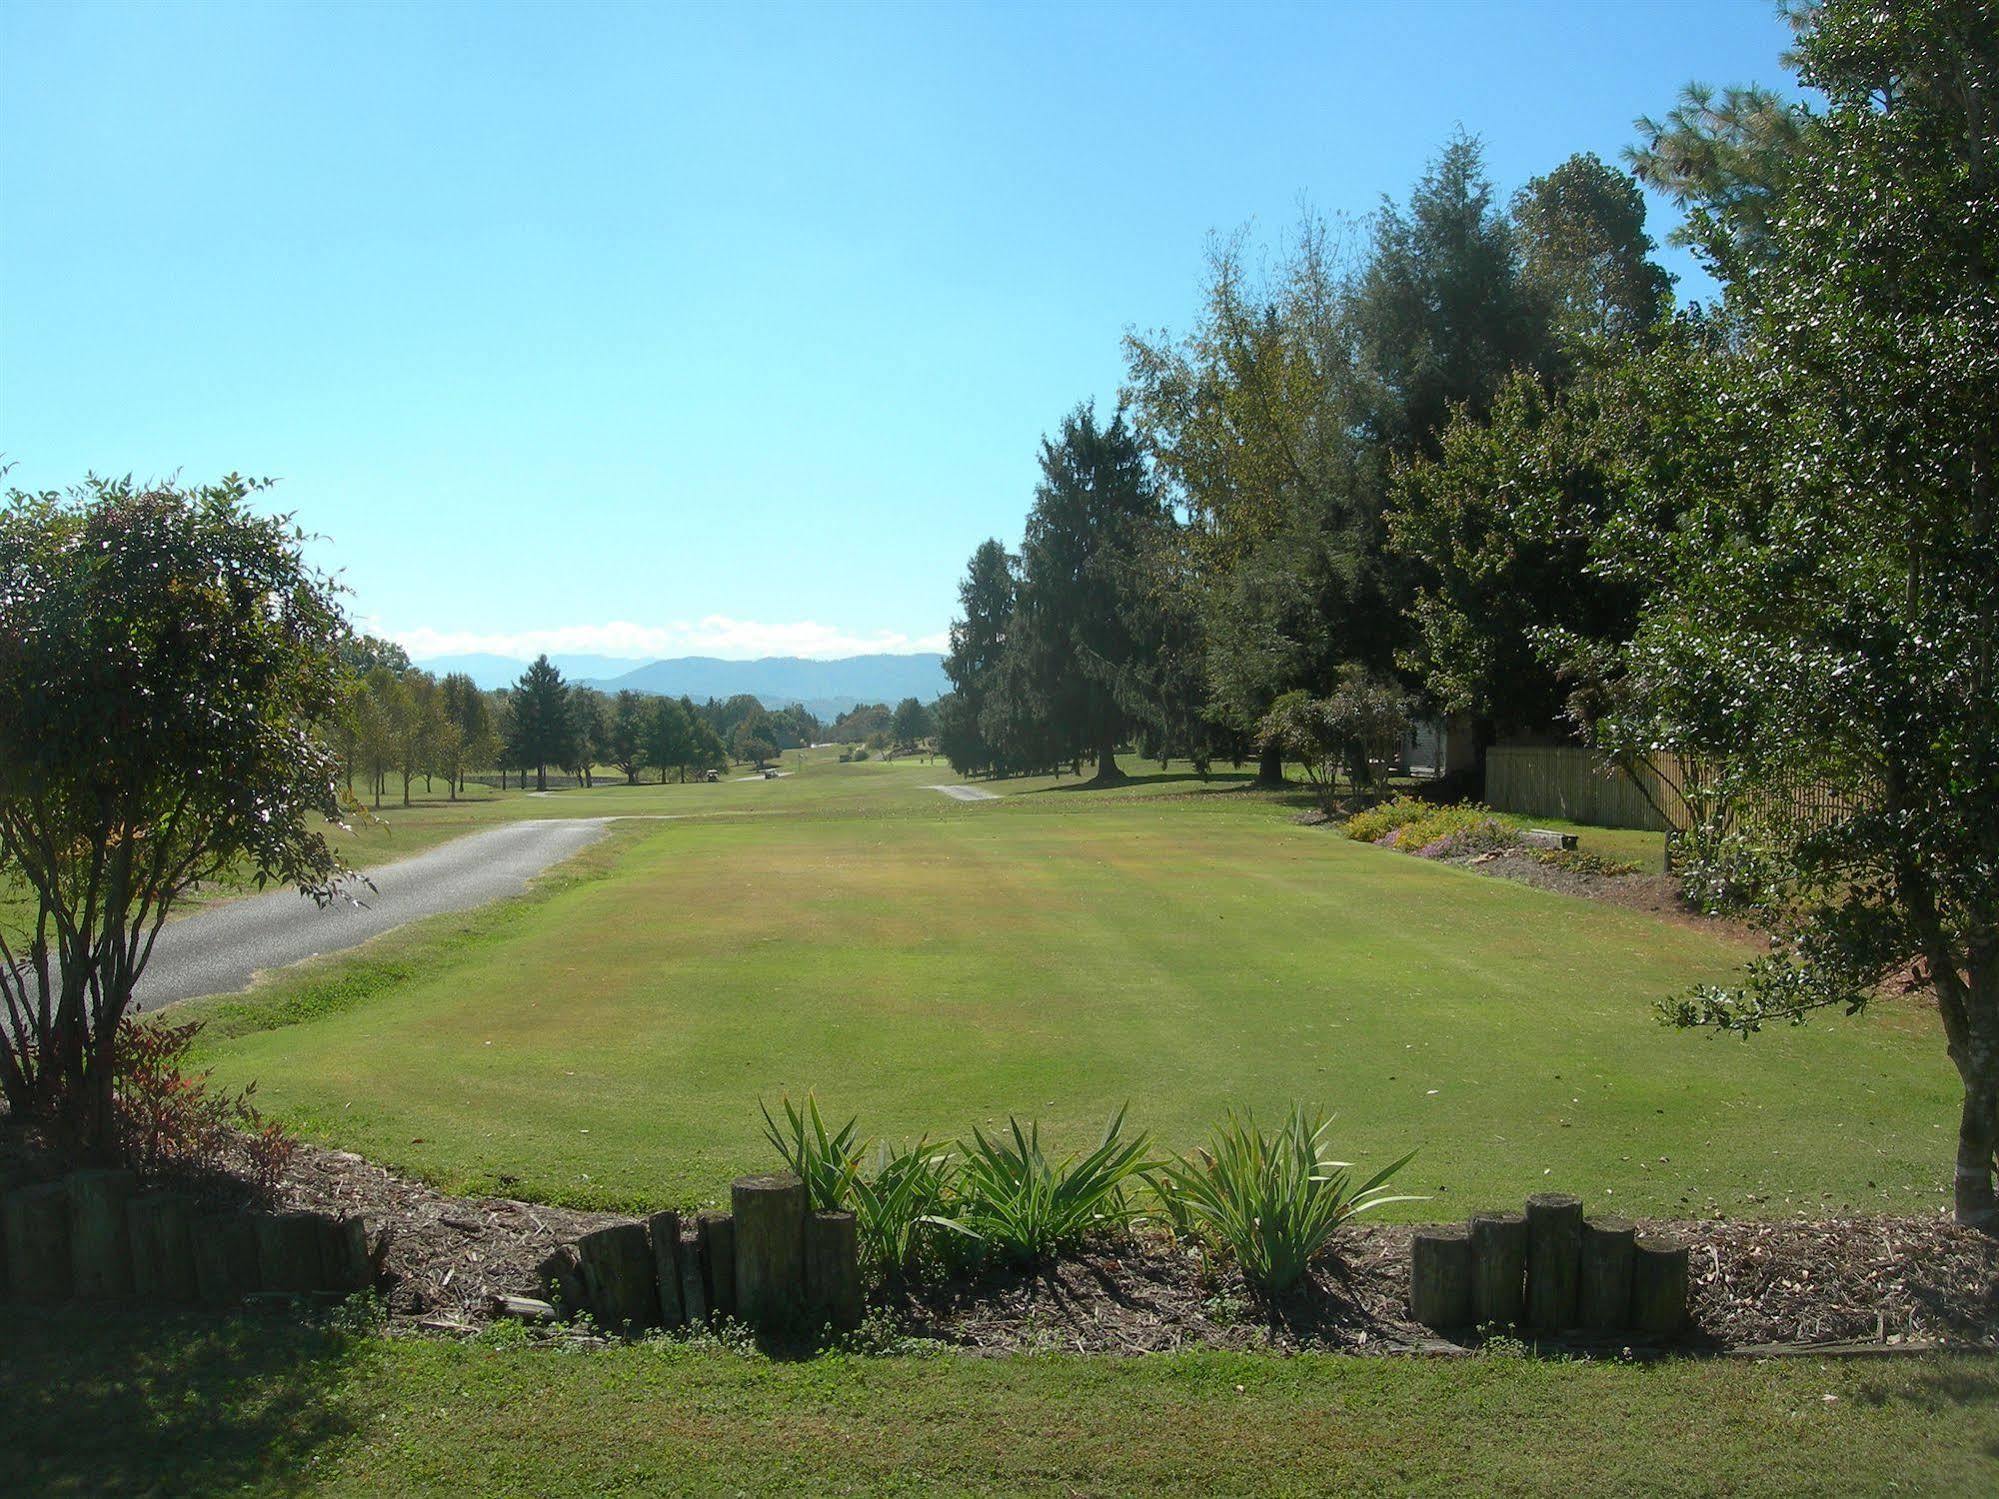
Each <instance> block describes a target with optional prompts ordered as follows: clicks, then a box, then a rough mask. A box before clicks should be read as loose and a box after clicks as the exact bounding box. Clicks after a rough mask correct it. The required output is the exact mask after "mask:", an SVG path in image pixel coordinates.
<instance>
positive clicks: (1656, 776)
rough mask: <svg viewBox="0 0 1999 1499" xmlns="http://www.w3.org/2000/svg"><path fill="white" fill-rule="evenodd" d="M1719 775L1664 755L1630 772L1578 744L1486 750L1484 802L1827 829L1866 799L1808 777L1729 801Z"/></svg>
mask: <svg viewBox="0 0 1999 1499" xmlns="http://www.w3.org/2000/svg"><path fill="white" fill-rule="evenodd" d="M1718 770H1719V767H1718V766H1716V765H1715V764H1713V763H1710V762H1699V763H1690V762H1688V761H1685V760H1682V759H1681V758H1680V757H1679V756H1677V755H1658V756H1655V757H1654V758H1653V759H1652V760H1650V761H1647V762H1645V763H1643V764H1641V765H1639V766H1638V767H1637V770H1636V772H1635V773H1630V772H1626V771H1625V770H1624V769H1622V768H1621V767H1619V766H1617V765H1614V764H1612V763H1611V762H1610V761H1609V760H1607V759H1605V758H1604V757H1603V756H1602V755H1600V754H1598V753H1597V752H1596V751H1595V750H1589V749H1581V748H1577V747H1576V746H1573V745H1495V746H1494V747H1493V748H1492V749H1490V750H1488V751H1487V752H1486V762H1485V800H1486V805H1487V806H1489V807H1491V808H1492V809H1493V810H1494V811H1496V812H1517V813H1519V814H1521V815H1522V816H1525V817H1560V818H1566V819H1567V820H1568V821H1570V822H1583V823H1588V824H1590V825H1591V826H1593V827H1602V828H1643V829H1646V830H1648V831H1650V832H1655V833H1684V832H1686V831H1687V830H1688V829H1689V828H1691V827H1693V826H1695V825H1696V824H1699V823H1704V822H1709V821H1712V820H1715V819H1719V820H1720V822H1721V823H1722V824H1723V825H1724V826H1726V827H1731V828H1740V827H1745V826H1746V827H1752V828H1753V827H1755V826H1757V825H1758V824H1759V823H1762V824H1763V825H1765V826H1772V825H1774V826H1782V827H1790V828H1798V827H1811V828H1816V827H1824V826H1825V825H1826V824H1828V823H1831V822H1835V821H1837V820H1839V819H1840V818H1844V817H1850V816H1852V815H1853V814H1854V813H1855V812H1857V811H1858V810H1860V808H1861V807H1862V806H1863V805H1864V804H1865V801H1866V798H1865V797H1864V796H1862V795H1860V794H1857V793H1856V792H1854V791H1851V790H1848V789H1843V788H1841V787H1839V786H1834V785H1830V784H1827V783H1826V782H1824V781H1819V780H1813V779H1810V778H1809V777H1804V776H1800V777H1797V778H1796V779H1795V780H1794V781H1793V782H1792V783H1791V784H1788V785H1785V786H1782V787H1780V788H1778V789H1777V790H1775V791H1774V792H1766V793H1762V794H1759V796H1758V797H1757V798H1756V799H1755V800H1754V801H1744V800H1735V801H1728V800H1726V799H1725V798H1724V796H1723V794H1722V792H1721V789H1720V785H1721V780H1722V777H1721V776H1720V775H1719V774H1718Z"/></svg>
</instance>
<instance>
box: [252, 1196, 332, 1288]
mask: <svg viewBox="0 0 1999 1499" xmlns="http://www.w3.org/2000/svg"><path fill="white" fill-rule="evenodd" d="M256 1221H257V1278H258V1280H259V1281H260V1282H262V1286H263V1292H264V1294H267V1295H272V1296H310V1295H311V1294H312V1293H313V1292H315V1291H318V1290H320V1289H321V1287H322V1283H323V1281H324V1279H325V1272H324V1268H323V1263H322V1251H321V1249H320V1242H321V1237H322V1234H321V1229H320V1225H319V1218H318V1216H317V1215H316V1214H313V1213H259V1214H257V1220H256Z"/></svg>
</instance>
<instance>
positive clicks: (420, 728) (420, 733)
mask: <svg viewBox="0 0 1999 1499" xmlns="http://www.w3.org/2000/svg"><path fill="white" fill-rule="evenodd" d="M394 681H395V688H394V692H393V694H392V696H391V697H390V699H389V702H388V710H389V721H390V724H391V725H392V732H393V734H394V736H395V767H396V770H397V772H398V773H399V774H401V776H402V778H403V805H404V806H405V807H407V806H408V805H409V804H410V783H411V782H412V781H414V780H415V779H416V778H417V777H418V776H420V775H423V774H425V773H426V772H427V771H428V770H429V769H430V767H431V766H432V764H433V763H434V761H433V759H432V754H433V751H434V750H435V747H436V743H437V735H438V733H439V731H440V729H441V728H442V725H443V704H442V702H441V701H440V699H439V696H438V692H437V682H436V680H435V679H434V678H432V677H431V675H430V674H429V673H428V672H423V671H415V670H411V671H409V672H406V673H405V674H403V675H402V676H400V677H397V678H395V679H394Z"/></svg>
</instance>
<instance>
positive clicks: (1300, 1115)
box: [1155, 1107, 1422, 1295]
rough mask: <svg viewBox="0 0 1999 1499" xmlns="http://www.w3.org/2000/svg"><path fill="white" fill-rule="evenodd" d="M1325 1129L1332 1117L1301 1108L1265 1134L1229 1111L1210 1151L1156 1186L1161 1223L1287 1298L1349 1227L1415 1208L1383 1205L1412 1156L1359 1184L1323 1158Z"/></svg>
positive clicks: (1173, 1167) (1166, 1171) (1343, 1164)
mask: <svg viewBox="0 0 1999 1499" xmlns="http://www.w3.org/2000/svg"><path fill="white" fill-rule="evenodd" d="M1332 1127H1333V1121H1332V1118H1331V1117H1330V1116H1328V1115H1316V1116H1308V1115H1307V1113H1306V1112H1305V1110H1304V1109H1303V1108H1302V1107H1300V1108H1293V1109H1292V1110H1291V1116H1290V1118H1289V1119H1288V1120H1286V1121H1285V1124H1284V1126H1283V1128H1281V1129H1279V1130H1277V1131H1276V1132H1275V1133H1274V1134H1268V1135H1266V1134H1265V1133H1264V1132H1263V1131H1262V1130H1260V1129H1258V1128H1257V1126H1256V1120H1255V1118H1254V1117H1253V1116H1252V1115H1250V1114H1247V1113H1245V1114H1236V1113H1235V1112H1233V1111H1231V1112H1230V1114H1229V1116H1228V1118H1227V1120H1226V1121H1225V1122H1224V1123H1223V1124H1222V1125H1220V1126H1219V1127H1218V1128H1217V1129H1216V1130H1215V1133H1214V1137H1213V1139H1212V1140H1211V1141H1210V1144H1209V1148H1208V1149H1206V1150H1197V1151H1196V1152H1195V1153H1194V1155H1193V1157H1192V1158H1191V1159H1189V1160H1184V1161H1175V1162H1171V1163H1169V1164H1168V1165H1166V1166H1165V1167H1164V1168H1162V1170H1161V1171H1160V1173H1159V1174H1158V1176H1157V1177H1156V1178H1155V1185H1156V1186H1157V1188H1158V1191H1159V1193H1160V1196H1161V1197H1162V1198H1163V1199H1164V1200H1165V1202H1166V1205H1167V1209H1168V1216H1169V1217H1170V1218H1171V1219H1172V1220H1173V1222H1174V1224H1175V1227H1176V1228H1179V1229H1181V1230H1182V1231H1186V1230H1192V1231H1194V1232H1198V1233H1202V1234H1205V1235H1207V1236H1209V1237H1210V1238H1212V1239H1213V1240H1215V1241H1216V1242H1217V1243H1218V1244H1220V1245H1221V1246H1222V1247H1223V1248H1224V1249H1226V1250H1227V1251H1228V1252H1229V1253H1230V1254H1232V1255H1233V1256H1234V1257H1235V1260H1236V1263H1237V1264H1238V1265H1240V1266H1241V1267H1242V1273H1243V1278H1244V1279H1245V1280H1247V1281H1248V1282H1249V1283H1250V1285H1251V1286H1252V1287H1254V1288H1255V1289H1256V1290H1258V1291H1260V1292H1262V1293H1263V1294H1265V1295H1276V1294H1278V1293H1280V1292H1283V1291H1288V1290H1290V1289H1291V1288H1292V1287H1293V1286H1295V1285H1297V1284H1298V1282H1299V1281H1301V1280H1303V1279H1304V1277H1305V1272H1306V1270H1307V1269H1308V1268H1309V1267H1310V1265H1311V1263H1312V1259H1313V1256H1315V1255H1317V1254H1318V1252H1319V1251H1320V1250H1321V1249H1323V1248H1325V1246H1326V1241H1327V1240H1328V1239H1330V1238H1331V1237H1332V1236H1333V1232H1334V1230H1336V1229H1337V1228H1339V1226H1340V1225H1341V1224H1342V1223H1345V1222H1346V1221H1347V1220H1348V1219H1349V1218H1352V1217H1354V1216H1355V1215H1356V1214H1358V1213H1365V1212H1368V1211H1370V1210H1371V1209H1374V1208H1378V1207H1383V1206H1386V1205H1387V1204H1388V1203H1391V1202H1419V1201H1421V1200H1422V1199H1421V1198H1417V1197H1410V1196H1389V1195H1388V1193H1387V1191H1386V1188H1385V1184H1386V1183H1387V1181H1388V1180H1389V1178H1390V1177H1392V1176H1394V1175H1395V1173H1396V1172H1398V1171H1400V1170H1401V1169H1402V1168H1403V1167H1404V1166H1406V1165H1408V1164H1409V1162H1410V1160H1411V1159H1412V1158H1414V1156H1415V1154H1416V1152H1415V1151H1413V1150H1412V1151H1410V1152H1409V1154H1408V1155H1405V1156H1403V1157H1402V1159H1400V1160H1399V1161H1396V1162H1394V1163H1393V1164H1391V1165H1389V1166H1386V1167H1384V1168H1383V1169H1382V1170H1380V1171H1377V1172H1376V1173H1375V1174H1374V1175H1373V1176H1371V1177H1369V1178H1368V1179H1367V1180H1366V1181H1364V1182H1361V1183H1359V1184H1358V1185H1356V1184H1355V1181H1354V1177H1353V1166H1352V1164H1351V1163H1349V1162H1347V1161H1335V1160H1332V1159H1330V1158H1329V1157H1328V1156H1327V1154H1326V1150H1325V1142H1326V1137H1327V1136H1328V1135H1329V1134H1330V1133H1331V1132H1332Z"/></svg>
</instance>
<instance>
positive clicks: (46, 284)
mask: <svg viewBox="0 0 1999 1499" xmlns="http://www.w3.org/2000/svg"><path fill="white" fill-rule="evenodd" d="M1784 37H1785V32H1784V28H1783V26H1782V24H1781V23H1780V22H1779V21H1778V20H1777V19H1776V18H1775V17H1774V15H1773V14H1772V12H1771V10H1770V9H1769V7H1768V6H1767V5H1766V4H1764V3H1763V0H1672V3H1660V4H1651V3H1642V0H1628V3H1613V0H1596V3H1590V0H1562V3H1553V0H1550V3H1540V4H1526V3H1523V4H1500V3H1491V4H1471V3H1455V4H1453V3H1431V4H1407V3H1398V4H1379V3H1366V4H1359V3H1356V4H1321V5H1312V6H1297V7H1291V6H1272V7H1263V6H1248V5H1238V4H1229V5H1212V6H1198V7H1197V6H1177V5H1157V6H1137V7H1125V6H1112V5H1075V4H1071V5H1066V6H1055V7H1046V8H1041V7H1030V6H1015V5H1006V6H959V5H953V6H943V5H935V6H931V5H893V6H891V5H876V6H852V7H848V6H836V5H814V6H802V7H790V6H784V7H737V6H715V7H684V8H683V7H668V6H644V7H641V6H608V7H587V6H580V5H561V6H527V5H509V6H474V5H449V6H445V5H439V6H430V7H403V6H393V7H391V6H360V5H355V6H340V7H331V6H327V7H296V6H283V5H257V6H250V7H234V6H178V5H157V6H155V5H147V6H120V7H97V6H89V5H73V4H42V3H34V0H0V78H4V86H0V453H3V454H5V455H6V457H7V458H9V459H11V460H12V461H13V462H14V464H15V468H14V471H13V473H12V475H11V477H10V482H11V483H13V484H17V485H21V486H23V487H28V488H40V487H44V486H57V485H61V484H65V483H68V482H70V481H72V480H74V479H76V478H79V477H81V476H82V474H83V473H84V472H85V471H87V470H90V469H96V470H97V471H99V472H115V473H122V472H126V471H133V472H136V473H138V474H140V475H142V476H144V475H164V474H167V473H171V472H173V471H175V470H179V471H180V472H181V473H182V474H183V476H184V477H187V478H190V479H193V478H207V477H212V476H215V475H219V474H221V473H224V472H227V471H229V470H230V469H237V470H240V471H242V472H245V473H250V474H260V475H270V476H273V477H277V478H280V479H282V480H283V483H282V485H281V487H280V488H279V490H278V491H277V503H278V504H279V505H280V506H281V507H282V508H287V509H290V510H293V511H296V512H297V514H298V516H299V519H300V522H301V524H303V525H304V526H306V527H307V528H308V529H309V530H312V531H314V532H317V533H321V534H323V535H324V536H326V537H327V538H329V540H328V541H327V542H326V543H324V544H323V545H322V547H321V549H320V554H321V556H322V557H323V559H324V560H325V561H326V562H327V563H328V564H329V565H332V566H335V567H337V568H339V569H340V570H341V572H342V574H343V576H344V578H345V580H346V581H347V583H348V584H349V585H350V586H351V588H352V590H353V597H352V599H351V601H350V603H351V607H352V609H353V611H354V613H355V614H356V616H357V618H360V619H362V620H363V621H365V622H367V623H368V624H370V625H371V626H372V627H373V628H375V629H377V630H380V631H382V632H383V633H388V634H392V635H395V636H397V637H399V638H402V639H405V640H406V641H408V642H410V643H412V644H413V645H415V646H416V648H417V649H418V651H419V653H421V654H431V653H435V652H438V651H443V650H472V649H492V650H498V651H500V652H502V653H505V654H525V653H531V652H532V651H533V650H535V649H540V648H552V649H567V650H571V651H583V650H597V651H602V652H605V653H607V654H612V655H629V656H655V655H673V654H686V653H692V652H705V653H709V654H717V655H738V656H751V655H761V654H772V653H775V654H786V653H797V654H815V655H841V654H850V653H854V652H857V651H862V650H868V649H891V650H897V649H899V650H911V649H922V648H929V647H931V646H933V645H934V644H935V643H936V641H937V640H938V638H939V637H940V636H941V633H942V631H943V630H944V629H945V627H946V625H947V624H948V623H949V620H950V618H951V615H952V612H953V609H954V606H955V602H956V595H955V590H956V584H957V580H958V577H959V575H960V573H961V570H962V567H963V564H964V560H965V558H966V557H967V556H968V555H969V554H970V552H971V550H972V548H973V547H974V546H975V545H977V543H978V542H979V541H980V540H981V539H983V538H984V537H986V536H988V535H995V534H996V535H999V536H1001V537H1003V538H1005V539H1007V540H1008V541H1009V542H1011V541H1013V540H1015V539H1017V537H1018V535H1019V530H1020V523H1021V519H1022V516H1023V514H1024V512H1025V510H1026V507H1027V503H1028V499H1029V495H1030V492H1031V489H1032V486H1033V482H1034V478H1035V463H1034V459H1035V452H1036V445H1037V441H1038V439H1039V436H1040V434H1041V433H1042V432H1044V431H1046V430H1048V429H1049V428H1051V427H1052V426H1053V425H1054V424H1055V423H1056V422H1057V421H1059V419H1060V417H1061V415H1062V413H1063V412H1064V411H1065V410H1066V409H1067V408H1068V407H1070V406H1072V405H1073V404H1074V403H1075V402H1076V401H1078V400H1080V399H1083V398H1086V397H1092V396H1094V397H1096V398H1097V399H1098V400H1099V401H1103V402H1109V401H1113V400H1114V399H1115V396H1116V391H1117V386H1118V383H1119V379H1120V375H1121V370H1122V365H1121V357H1120V352H1119V338H1120V336H1121V334H1122V333H1123V332H1124V330H1125V329H1126V328H1127V327H1138V328H1142V329H1151V328H1158V327H1162V326H1163V327H1172V328H1184V327H1185V326H1186V324H1187V322H1188V320H1189V317H1190V315H1191V314H1192V311H1193V309H1194V306H1195V303H1196V297H1197V290H1198V285H1199V280H1200V273H1201V263H1202V255H1203V250H1204V246H1205V244H1206V241H1207V237H1208V236H1209V234H1210V233H1211V232H1213V231H1218V230H1219V231H1228V230H1231V229H1233V228H1236V227H1238V226H1241V225H1244V224H1250V225H1252V227H1253V230H1254V232H1256V233H1259V234H1261V235H1263V236H1264V237H1267V238H1272V239H1274V238H1278V237H1280V236H1281V235H1282V233H1283V231H1284V230H1285V229H1286V227H1287V226H1288V225H1290V224H1291V223H1292V222H1294V221H1295V219H1296V217H1297V213H1298V210H1299V206H1300V204H1301V203H1309V204H1310V205H1311V206H1312V207H1313V208H1314V209H1316V210H1317V211H1319V212H1321V213H1324V214H1327V215H1329V216H1339V215H1342V214H1349V215H1360V214H1364V213H1366V212H1367V211H1368V210H1369V209H1371V208H1372V207H1373V206H1374V205H1375V203H1376V202H1378V200H1379V198H1380V196H1381V194H1383V193H1389V194H1393V195H1395V196H1398V197H1400V196H1403V195H1404V194H1406V192H1407V190H1408V187H1409V185H1410V183H1411V182H1412V181H1413V180H1414V179H1415V178H1416V177H1417V176H1418V175H1419V174H1420V172H1421V171H1422V169H1423V166H1424V163H1425V161H1426V160H1427V159H1428V158H1429V157H1430V156H1431V155H1432V154H1433V153H1434V152H1435V151H1436V149H1437V147H1438V146H1439V144H1440V143H1441V142H1442V141H1443V140H1444V139H1445V138H1446V137H1447V136H1448V135H1449V134H1450V132H1451V131H1452V130H1453V129H1454V128H1456V127H1457V126H1459V125H1462V126H1463V127H1464V128H1466V129H1468V130H1470V131H1473V132H1475V133H1477V134H1480V135H1481V136H1483V137H1484V139H1485V142H1486V146H1487V152H1488V162H1489V165H1490V167H1491V170H1492V173H1493V175H1494V177H1495V179H1496V181H1497V182H1498V184H1499V186H1500V188H1501V190H1502V191H1503V192H1509V193H1510V192H1511V191H1512V190H1513V189H1514V188H1515V187H1517V186H1518V185H1519V184H1520V183H1521V182H1522V181H1524V180H1525V179H1526V178H1527V177H1529V176H1531V175H1533V174H1535V173H1537V172H1541V171H1545V170H1547V169H1548V168H1550V167H1552V166H1554V165H1555V164H1556V163H1557V162H1558V161H1560V160H1561V159H1562V158H1563V157H1564V156H1566V155H1568V154H1569V153H1570V152H1572V151H1576V150H1584V149H1589V150H1595V151H1597V152H1598V153H1599V154H1601V155H1602V156H1604V157H1605V158H1606V159H1608V160H1615V159H1616V153H1617V152H1618V151H1619V150H1620V149H1621V148H1622V147H1623V146H1624V145H1625V144H1627V143H1628V142H1629V140H1630V139H1631V130H1630V121H1631V119H1632V118H1633V116H1635V115H1637V114H1640V113H1642V112H1647V111H1651V112H1658V111H1661V110H1663V109H1665V108H1667V107H1669V106H1670V105H1671V103H1672V101H1673V98H1674V95H1675V93H1676V91H1677V90H1678V88H1679V86H1680V85H1681V84H1682V83H1683V82H1685V81H1687V80H1688V79H1690V78H1701V79H1705V80H1707V81H1709V82H1712V83H1715V84H1725V83H1735V82H1746V81H1750V80H1757V81H1762V82H1766V83H1770V84H1773V85H1774V84H1778V83H1781V82H1783V81H1784V79H1783V72H1782V69H1781V67H1780V65H1779V63H1778V61H1777V56H1778V53H1779V52H1780V50H1781V49H1782V46H1783V43H1784ZM1667 227H1669V220H1667V219H1666V218H1665V217H1664V215H1663V211H1655V215H1654V232H1655V233H1656V234H1659V235H1660V236H1661V237H1663V234H1664V231H1665V229H1666V228H1667ZM1668 258H1669V264H1671V266H1672V268H1673V269H1674V270H1675V271H1677V272H1680V273H1682V274H1683V276H1684V277H1686V279H1684V280H1683V282H1682V286H1681V291H1682V294H1683V295H1685V294H1688V293H1689V292H1692V293H1694V294H1699V292H1700V291H1701V290H1702V283H1700V282H1699V281H1698V280H1697V279H1696V278H1695V276H1694V275H1693V272H1692V267H1691V266H1690V265H1689V264H1688V263H1687V262H1686V260H1685V258H1684V257H1683V256H1679V255H1671V256H1669V257H1668Z"/></svg>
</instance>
